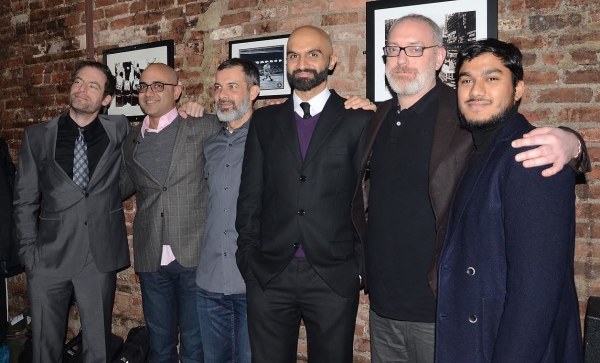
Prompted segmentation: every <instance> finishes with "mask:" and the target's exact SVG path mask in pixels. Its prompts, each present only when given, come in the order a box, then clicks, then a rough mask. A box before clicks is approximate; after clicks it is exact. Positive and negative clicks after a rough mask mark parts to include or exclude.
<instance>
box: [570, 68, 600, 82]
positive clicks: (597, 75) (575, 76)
mask: <svg viewBox="0 0 600 363" xmlns="http://www.w3.org/2000/svg"><path fill="white" fill-rule="evenodd" d="M565 76H566V77H565V83H567V84H590V83H591V84H597V83H600V71H599V70H597V69H590V70H584V71H575V72H567V73H566V74H565Z"/></svg>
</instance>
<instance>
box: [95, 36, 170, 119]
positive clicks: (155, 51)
mask: <svg viewBox="0 0 600 363" xmlns="http://www.w3.org/2000/svg"><path fill="white" fill-rule="evenodd" d="M103 55H104V64H106V65H107V66H108V68H110V70H111V72H113V74H114V76H115V77H116V79H117V89H116V91H115V96H114V97H113V99H112V101H111V103H110V105H109V107H108V114H109V115H118V114H122V115H125V116H127V119H129V121H141V120H143V119H144V112H143V111H142V109H141V108H140V106H139V102H138V95H139V89H140V76H141V74H142V71H143V70H144V69H146V67H147V66H148V65H149V64H152V63H164V64H167V65H169V66H171V67H173V66H174V57H175V42H174V41H173V40H163V41H159V42H152V43H146V44H139V45H132V46H128V47H122V48H114V49H109V50H106V51H104V53H103Z"/></svg>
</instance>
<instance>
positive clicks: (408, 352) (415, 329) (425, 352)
mask: <svg viewBox="0 0 600 363" xmlns="http://www.w3.org/2000/svg"><path fill="white" fill-rule="evenodd" d="M369 323H370V328H371V363H391V362H393V363H433V355H434V343H435V323H420V322H412V321H401V320H393V319H388V318H384V317H382V316H380V315H378V314H377V313H376V312H374V311H373V310H369Z"/></svg>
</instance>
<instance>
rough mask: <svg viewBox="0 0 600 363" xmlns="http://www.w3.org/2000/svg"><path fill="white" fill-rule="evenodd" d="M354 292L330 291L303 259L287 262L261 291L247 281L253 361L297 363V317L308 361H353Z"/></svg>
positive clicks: (355, 308) (350, 277)
mask: <svg viewBox="0 0 600 363" xmlns="http://www.w3.org/2000/svg"><path fill="white" fill-rule="evenodd" d="M348 278H349V279H356V294H353V295H352V296H351V297H349V298H344V297H342V296H340V295H338V294H337V293H336V292H334V291H333V290H332V289H331V288H330V287H329V286H328V285H327V284H326V283H325V281H323V279H322V278H321V277H320V276H319V275H318V274H317V272H316V271H315V270H314V269H313V268H312V266H311V265H310V263H309V262H308V261H307V260H304V259H296V258H294V259H292V261H291V262H290V264H289V265H288V266H287V267H286V268H285V269H284V270H283V271H282V272H281V273H280V274H279V275H278V276H277V277H275V278H274V279H273V280H271V281H270V282H269V283H268V284H267V286H266V289H265V290H263V289H262V288H261V287H260V285H259V284H258V282H256V281H248V282H247V283H246V296H247V300H248V332H249V334H250V347H251V350H252V362H253V363H265V362H277V363H296V360H297V358H296V357H297V347H298V330H299V328H300V319H303V320H304V325H305V327H306V335H307V342H308V359H309V362H311V363H352V352H353V342H354V327H355V322H356V312H357V309H358V292H359V283H358V276H348Z"/></svg>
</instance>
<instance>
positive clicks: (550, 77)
mask: <svg viewBox="0 0 600 363" xmlns="http://www.w3.org/2000/svg"><path fill="white" fill-rule="evenodd" d="M524 81H525V85H542V84H555V83H556V82H558V74H556V72H538V71H527V72H525V76H524Z"/></svg>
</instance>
